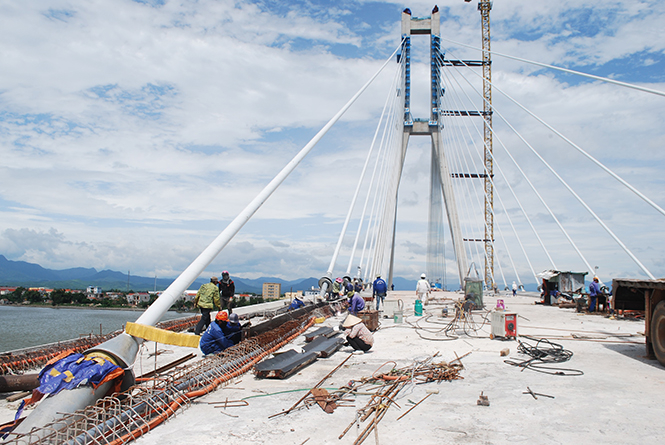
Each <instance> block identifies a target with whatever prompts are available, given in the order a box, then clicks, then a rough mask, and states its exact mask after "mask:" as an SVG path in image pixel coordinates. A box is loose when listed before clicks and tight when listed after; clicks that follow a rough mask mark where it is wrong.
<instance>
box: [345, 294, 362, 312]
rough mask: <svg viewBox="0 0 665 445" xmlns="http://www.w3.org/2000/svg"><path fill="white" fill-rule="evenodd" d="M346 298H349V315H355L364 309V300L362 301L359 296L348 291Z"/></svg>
mask: <svg viewBox="0 0 665 445" xmlns="http://www.w3.org/2000/svg"><path fill="white" fill-rule="evenodd" d="M346 296H347V297H349V314H353V315H356V314H357V313H358V312H360V311H362V310H363V309H365V300H363V298H362V297H361V296H360V294H357V293H355V292H354V291H350V292H349V293H348V294H346Z"/></svg>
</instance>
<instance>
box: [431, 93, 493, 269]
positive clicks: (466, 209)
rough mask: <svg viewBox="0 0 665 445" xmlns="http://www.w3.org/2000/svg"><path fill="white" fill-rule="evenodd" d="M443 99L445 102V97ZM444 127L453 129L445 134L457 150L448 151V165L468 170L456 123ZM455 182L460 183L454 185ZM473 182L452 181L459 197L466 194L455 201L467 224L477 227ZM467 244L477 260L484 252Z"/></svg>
mask: <svg viewBox="0 0 665 445" xmlns="http://www.w3.org/2000/svg"><path fill="white" fill-rule="evenodd" d="M445 100H446V102H447V98H446V99H445ZM448 120H452V118H448V119H446V121H448ZM444 127H450V128H451V129H453V131H448V132H445V134H446V136H448V138H449V139H448V141H449V143H448V146H450V147H457V148H458V150H452V151H451V152H450V155H451V156H446V160H448V159H450V161H452V162H450V161H448V164H449V165H450V164H453V165H452V166H453V167H454V168H455V169H456V170H457V171H458V172H464V171H469V167H468V165H467V166H466V167H464V165H463V164H465V163H466V158H463V155H462V153H461V150H460V149H459V148H460V147H461V146H462V144H461V143H457V142H456V141H457V132H456V131H454V129H455V128H456V125H454V124H452V122H451V123H450V125H444ZM439 162H440V160H439ZM455 184H460V185H455ZM474 184H475V183H470V181H466V180H461V181H460V180H458V181H456V182H453V190H456V194H457V195H458V196H459V197H460V198H463V197H464V195H466V196H467V197H468V198H469V199H455V202H456V203H460V202H461V203H463V204H464V205H462V206H461V210H462V213H463V218H464V219H465V220H467V221H470V222H471V223H470V224H469V225H471V224H473V225H474V226H476V228H477V227H478V219H477V218H474V217H473V215H476V214H477V212H475V211H474V210H473V209H471V206H472V200H471V197H472V196H476V197H477V193H473V192H472V190H471V187H475V185H474ZM474 190H475V189H474ZM464 191H466V192H464ZM458 207H459V204H458ZM470 238H471V237H470ZM473 238H476V237H475V236H473ZM462 242H463V241H462ZM467 245H468V246H469V247H468V250H467V253H471V252H472V249H475V251H476V255H475V257H474V256H473V255H469V258H470V259H471V260H474V261H477V260H475V259H474V258H476V259H479V258H481V257H484V252H483V254H481V253H480V250H479V249H480V248H479V246H478V243H476V242H472V243H470V244H467Z"/></svg>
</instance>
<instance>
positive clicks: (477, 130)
mask: <svg viewBox="0 0 665 445" xmlns="http://www.w3.org/2000/svg"><path fill="white" fill-rule="evenodd" d="M455 72H457V73H459V71H457V70H455V71H453V73H455ZM460 75H461V74H460ZM462 76H463V75H462ZM450 78H452V79H453V80H454V81H455V83H456V84H457V85H458V87H459V89H460V90H462V92H463V93H464V95H465V96H466V98H467V99H468V100H469V101H471V98H470V97H469V95H468V94H467V92H466V91H465V90H464V89H463V88H462V86H461V85H460V83H459V81H458V80H457V78H456V77H455V76H452V75H451V76H450ZM465 80H466V79H465ZM467 82H468V81H467ZM463 122H464V123H465V128H466V130H467V134H468V135H469V137H470V138H473V137H472V135H471V132H470V130H469V126H468V125H467V124H466V122H467V121H466V120H465V121H463ZM473 128H474V129H475V131H476V135H477V136H478V137H479V138H480V139H481V140H483V147H484V148H486V147H487V146H486V143H485V140H484V137H483V134H482V133H481V132H480V130H479V129H478V126H477V125H475V124H474V125H473ZM473 146H474V148H475V149H476V154H477V156H478V159H479V160H480V161H481V162H482V155H481V153H480V150H479V149H478V147H477V146H476V144H473ZM490 156H491V160H492V162H493V164H494V166H495V167H497V169H498V170H499V173H500V175H501V177H503V178H504V181H505V182H506V185H507V186H508V189H509V190H510V192H511V193H512V194H513V197H514V198H515V200H516V201H517V204H518V206H519V207H520V209H521V211H522V214H523V215H524V216H525V218H526V220H527V222H528V224H529V226H530V227H531V230H532V231H533V232H534V235H535V236H536V238H537V239H538V241H539V243H540V245H541V247H542V248H543V250H544V251H545V255H547V257H548V259H549V260H550V263H551V264H552V267H553V268H554V269H556V266H555V265H554V261H553V260H552V258H551V256H550V254H549V252H548V251H547V249H546V248H545V245H544V243H543V241H542V239H541V238H540V235H539V234H538V232H537V231H536V228H535V227H534V226H533V223H532V222H531V219H530V218H529V216H528V215H527V214H526V211H525V210H524V207H523V206H522V204H521V202H520V200H519V198H518V197H517V195H516V194H515V191H514V190H513V188H512V186H511V185H510V183H509V182H508V180H507V179H506V178H505V175H504V174H503V171H502V170H501V167H500V165H499V163H498V161H497V159H496V158H495V157H494V154H493V153H490ZM483 171H484V173H485V174H488V172H487V171H486V169H485V167H484V166H483ZM488 179H489V181H490V183H491V184H492V187H493V188H494V191H495V194H496V196H497V198H498V199H499V203H500V204H501V207H502V208H503V209H504V213H505V215H506V218H507V219H508V223H509V224H510V227H511V228H512V231H513V234H514V235H515V238H516V239H517V242H518V244H519V246H520V249H521V250H522V253H523V254H524V257H525V258H526V261H527V264H528V265H529V268H530V269H531V273H532V275H533V277H534V279H535V280H536V283H538V277H537V276H536V272H535V270H534V268H533V265H532V264H531V260H530V259H529V256H528V254H527V253H526V250H525V248H524V245H523V243H522V240H521V237H520V236H519V235H518V233H517V230H516V229H515V226H514V225H513V222H512V219H511V218H510V215H509V214H508V212H507V211H506V206H505V204H504V203H503V199H502V198H501V194H500V193H499V190H498V189H497V188H496V182H495V180H494V178H493V177H492V176H489V177H488ZM494 217H495V220H496V214H494ZM499 232H500V233H501V237H502V239H503V241H504V244H505V246H506V251H507V252H508V255H509V257H510V260H511V264H512V265H513V269H514V270H515V275H516V277H517V279H518V282H521V280H520V279H519V276H518V275H517V269H516V267H515V265H514V262H513V259H512V255H510V250H509V248H508V244H507V243H506V241H505V238H504V237H503V234H502V231H501V228H500V226H499ZM499 264H500V263H499ZM504 285H505V286H507V283H504Z"/></svg>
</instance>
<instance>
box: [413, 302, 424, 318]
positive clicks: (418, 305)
mask: <svg viewBox="0 0 665 445" xmlns="http://www.w3.org/2000/svg"><path fill="white" fill-rule="evenodd" d="M413 310H414V312H415V314H416V317H420V316H421V315H423V302H422V301H420V300H416V304H415V306H414V308H413Z"/></svg>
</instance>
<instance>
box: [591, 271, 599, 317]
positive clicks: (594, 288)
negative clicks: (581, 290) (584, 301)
mask: <svg viewBox="0 0 665 445" xmlns="http://www.w3.org/2000/svg"><path fill="white" fill-rule="evenodd" d="M598 295H600V284H598V277H593V281H592V282H591V284H589V312H593V311H595V310H596V303H597V302H598Z"/></svg>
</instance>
